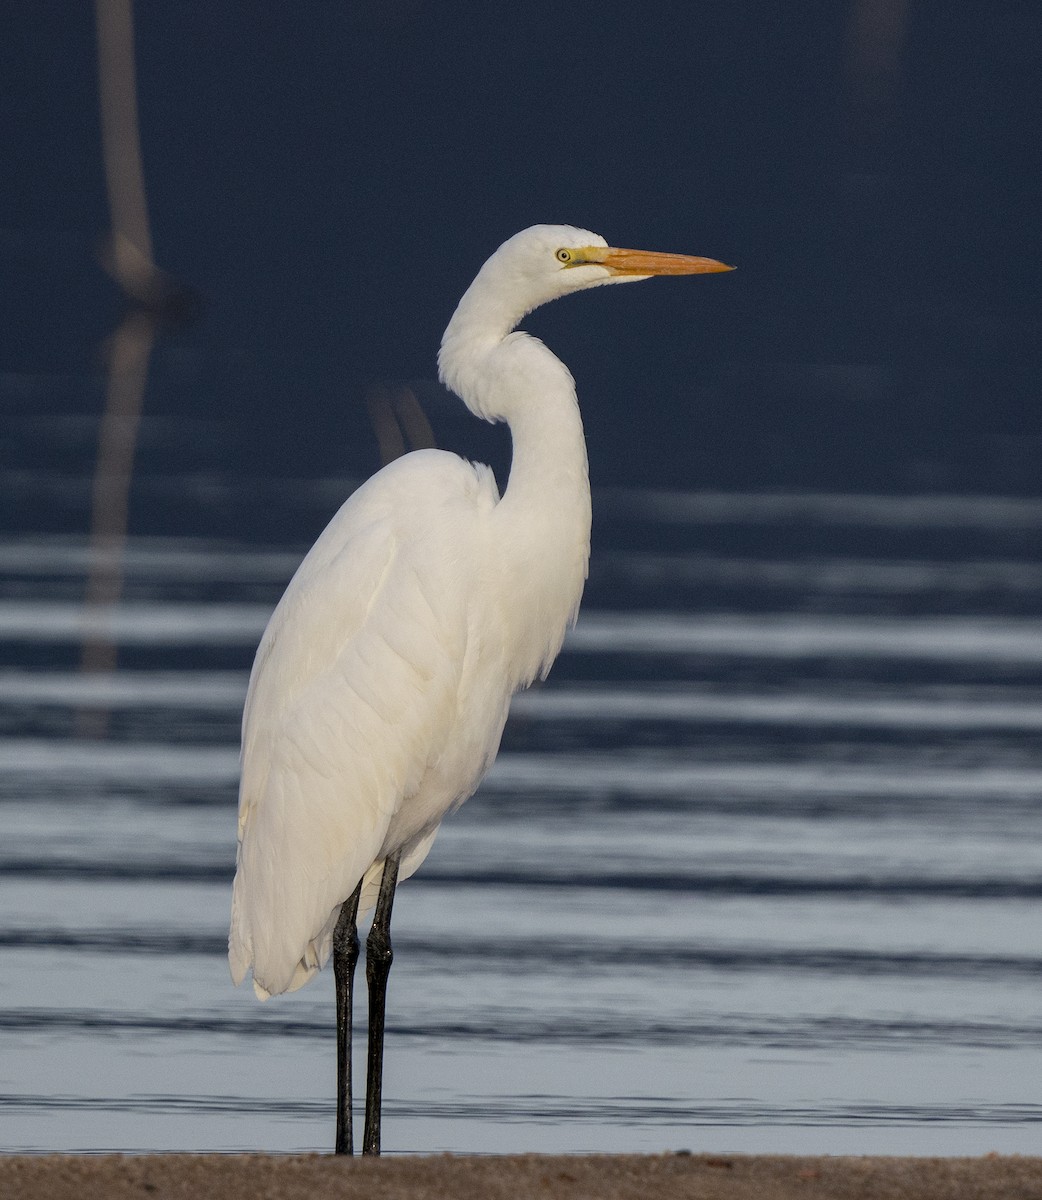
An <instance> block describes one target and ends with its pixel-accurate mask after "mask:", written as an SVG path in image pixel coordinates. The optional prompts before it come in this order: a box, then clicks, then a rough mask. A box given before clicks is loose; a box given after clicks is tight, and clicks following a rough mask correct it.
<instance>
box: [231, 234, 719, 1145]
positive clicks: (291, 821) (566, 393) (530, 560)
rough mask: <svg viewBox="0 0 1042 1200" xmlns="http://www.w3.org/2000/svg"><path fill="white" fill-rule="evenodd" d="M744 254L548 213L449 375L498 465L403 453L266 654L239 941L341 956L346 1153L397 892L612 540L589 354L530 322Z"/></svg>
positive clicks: (247, 728)
mask: <svg viewBox="0 0 1042 1200" xmlns="http://www.w3.org/2000/svg"><path fill="white" fill-rule="evenodd" d="M726 270H730V268H729V267H726V266H725V265H724V264H722V263H718V262H716V261H714V260H713V259H707V258H693V257H690V256H688V255H677V254H657V253H651V252H647V251H638V250H618V249H613V248H611V247H609V246H608V245H607V243H606V242H605V240H604V239H603V238H602V237H600V236H598V235H597V234H595V233H590V232H589V231H587V230H583V229H576V228H573V227H572V226H568V225H536V226H534V227H533V228H531V229H526V230H524V231H523V232H522V233H519V234H517V235H516V236H514V237H512V238H510V239H509V241H507V242H505V243H504V244H503V245H502V246H500V248H499V249H498V250H497V251H496V252H495V254H493V255H492V257H491V258H490V259H489V260H488V261H487V262H486V263H485V265H484V266H483V267H482V268H481V270H480V271H479V272H478V275H477V277H476V278H475V280H474V282H473V283H472V284H471V286H470V287H469V289H468V290H467V292H466V293H465V295H464V296H463V299H462V300H461V301H460V303H459V307H458V308H457V309H456V312H455V315H454V316H453V318H452V320H451V321H450V322H449V325H448V328H447V329H446V330H445V336H444V338H443V339H442V344H441V353H440V355H439V359H438V362H439V369H440V375H441V379H442V381H443V382H444V383H445V384H446V385H447V386H448V387H449V388H451V390H452V391H453V392H455V393H456V395H458V396H459V397H460V398H461V399H462V400H463V402H464V403H465V404H466V405H467V407H468V408H469V409H470V410H471V412H473V413H475V414H476V415H477V416H479V417H482V418H484V419H485V420H487V421H505V422H506V423H507V424H508V425H509V426H510V432H511V436H512V440H513V461H512V464H511V469H510V480H509V484H508V486H507V487H506V489H505V490H504V493H503V495H502V496H500V494H499V491H498V489H497V487H496V482H495V479H494V477H493V475H492V471H491V470H490V469H489V468H488V467H487V466H483V465H481V464H474V463H470V462H466V461H464V460H463V459H461V458H459V457H457V456H456V455H454V454H449V453H446V452H445V451H441V450H418V451H414V452H413V453H411V454H406V455H405V456H404V457H402V458H399V459H397V460H396V461H395V462H392V463H390V464H388V465H387V466H386V467H384V468H383V469H382V470H381V471H379V472H378V473H377V474H376V475H374V476H373V477H372V478H371V479H370V480H368V481H367V482H366V483H365V484H363V485H362V487H360V488H359V489H358V490H357V491H356V492H355V493H354V494H353V495H352V496H351V497H350V498H349V499H348V500H347V502H346V503H345V504H344V505H343V507H342V508H341V509H340V511H339V512H338V513H337V514H336V516H335V517H333V519H332V521H330V523H329V525H328V526H327V527H326V529H325V531H324V532H323V533H322V534H321V536H320V537H319V539H318V541H316V543H315V544H314V546H313V547H312V548H311V550H310V551H309V552H308V554H307V556H306V557H305V559H304V561H303V562H302V563H301V564H300V567H299V568H298V570H297V572H296V574H295V575H294V576H293V579H292V580H291V581H290V584H289V586H288V587H287V589H286V593H285V595H284V596H283V597H282V599H281V601H280V602H279V604H278V607H277V608H276V609H275V612H274V613H273V614H272V617H271V620H270V622H269V623H268V627H267V629H266V631H265V633H264V636H263V638H262V640H261V643H260V646H259V648H258V650H257V657H256V660H255V661H254V664H253V672H252V674H251V676H250V686H249V693H248V695H247V699H246V708H245V712H244V713H243V724H242V780H241V786H240V794H239V847H238V855H237V870H236V875H235V883H234V887H233V895H232V917H231V934H230V938H229V949H228V957H229V962H230V965H231V971H232V977H233V978H234V980H235V982H236V983H240V982H241V981H242V980H243V978H244V977H245V975H246V973H247V971H248V970H249V969H250V968H252V970H253V986H254V988H255V990H256V992H257V995H258V996H260V997H261V998H262V999H263V998H266V997H268V996H270V995H272V994H274V993H277V992H286V991H292V990H294V989H295V988H299V987H300V986H301V985H302V984H304V983H306V982H307V980H308V979H310V978H311V976H312V975H313V974H314V973H315V972H316V971H317V970H318V969H319V968H320V967H321V966H322V965H324V963H325V962H326V960H327V958H328V957H329V954H330V951H331V950H332V953H333V967H334V975H335V979H336V995H337V1054H338V1083H337V1135H336V1150H337V1152H338V1153H351V1151H352V1144H353V1143H352V1128H351V1126H352V1122H351V1005H352V987H353V974H354V965H355V962H356V960H357V957H358V950H359V946H358V935H357V931H356V921H357V918H358V917H359V916H360V915H361V914H362V913H364V912H366V911H367V910H368V909H370V908H372V907H373V906H374V905H375V907H376V915H375V917H374V919H373V925H372V930H371V932H370V934H369V938H368V940H367V942H366V975H367V978H368V984H369V1057H368V1072H367V1095H366V1118H365V1133H364V1139H363V1153H373V1154H378V1153H379V1149H380V1087H381V1072H382V1055H383V1021H384V1000H385V996H386V984H387V975H388V971H389V968H390V963H391V942H390V935H389V926H390V917H391V905H392V901H393V898H394V890H395V887H396V885H397V883H398V881H399V880H401V879H405V878H407V877H408V876H409V875H411V874H412V873H413V872H414V871H415V870H416V869H417V867H419V865H420V863H421V862H422V861H423V860H424V858H425V857H426V856H427V853H428V851H429V850H430V848H431V844H432V842H433V841H434V837H435V834H436V833H437V830H438V826H439V825H440V823H441V821H442V820H443V818H444V817H445V816H446V815H447V814H448V813H450V812H452V811H453V810H454V809H455V808H457V807H458V806H459V805H460V804H462V803H463V801H464V800H466V799H467V797H468V796H470V795H472V794H473V792H474V791H475V789H476V788H477V786H478V784H479V783H480V782H481V779H482V776H484V774H485V772H486V771H487V770H488V768H489V767H490V766H491V764H492V761H493V759H494V758H495V756H496V751H497V750H498V748H499V741H500V737H501V735H502V732H503V726H504V723H505V722H506V718H507V709H508V707H509V704H510V698H511V696H512V695H513V694H514V693H515V692H516V691H518V690H519V689H520V688H524V687H526V686H527V685H528V684H530V683H531V682H532V681H533V680H534V679H536V678H538V677H542V676H545V675H546V673H547V671H548V670H549V668H550V665H551V663H552V662H553V661H554V659H555V657H556V656H557V652H558V651H559V650H560V648H561V643H562V641H563V640H564V636H565V632H566V631H567V629H568V628H569V626H570V625H571V624H572V623H573V621H574V620H575V616H576V613H577V611H578V607H579V598H580V596H581V595H582V590H583V583H584V581H585V579H586V568H587V560H588V557H589V548H590V486H589V477H588V471H587V461H586V443H585V440H584V438H583V427H582V421H581V419H580V416H579V408H578V404H577V401H576V395H575V385H574V381H573V380H572V377H571V375H570V374H569V372H568V369H567V368H566V367H565V366H564V364H563V363H562V362H561V361H560V360H559V359H557V358H556V357H555V356H554V355H553V354H552V353H551V352H550V351H549V350H548V349H547V348H546V346H544V345H543V343H542V342H540V341H538V340H537V339H535V338H533V337H530V336H529V335H527V334H525V333H521V332H515V328H516V326H517V324H518V322H519V321H520V320H521V318H522V317H523V316H524V315H525V314H526V313H528V312H530V311H531V310H532V309H534V308H536V307H537V306H539V305H541V304H545V303H547V301H550V300H555V299H557V297H559V296H564V295H567V294H568V293H569V292H577V291H581V290H582V289H584V288H590V287H596V286H598V285H599V284H604V283H624V282H627V281H631V280H640V279H647V278H648V277H650V276H652V275H692V274H699V273H705V272H711V271H726Z"/></svg>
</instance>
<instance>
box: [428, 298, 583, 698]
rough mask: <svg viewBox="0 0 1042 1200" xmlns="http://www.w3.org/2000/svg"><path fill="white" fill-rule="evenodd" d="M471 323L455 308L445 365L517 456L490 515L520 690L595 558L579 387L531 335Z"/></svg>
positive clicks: (543, 659) (550, 652)
mask: <svg viewBox="0 0 1042 1200" xmlns="http://www.w3.org/2000/svg"><path fill="white" fill-rule="evenodd" d="M461 309H463V305H462V304H461ZM473 316H474V314H472V313H467V312H465V311H464V312H463V313H462V314H461V311H460V310H457V313H456V316H455V317H453V319H452V321H451V322H450V324H449V327H448V329H447V330H446V331H445V337H444V339H443V341H442V347H441V354H440V356H439V368H440V374H441V378H442V380H443V381H444V382H445V383H446V384H447V386H448V387H450V388H451V389H452V390H453V391H454V392H455V393H456V394H457V395H458V396H459V397H460V398H461V399H462V400H463V402H464V403H465V404H466V405H467V407H468V408H469V409H470V410H471V411H472V412H474V413H475V414H477V415H478V416H481V417H484V418H485V420H489V421H505V422H506V423H507V424H508V425H509V427H510V435H511V439H512V441H513V448H514V452H513V458H512V461H511V465H510V480H509V483H508V485H507V488H506V490H505V492H504V494H503V498H502V500H501V501H500V503H499V504H498V505H497V507H496V509H495V512H494V514H493V522H494V527H495V528H494V533H493V537H494V542H495V544H494V546H493V551H494V552H495V553H496V554H497V556H498V557H499V560H500V561H501V563H502V564H503V586H504V589H505V595H506V596H507V597H509V598H510V600H511V603H510V604H509V606H508V608H509V617H508V618H506V619H509V620H510V622H511V623H512V625H513V628H512V629H511V630H510V631H509V632H510V636H511V638H512V640H513V643H514V645H515V646H516V648H517V650H518V658H517V661H516V670H514V674H516V676H517V677H516V679H515V680H514V685H515V686H520V685H523V684H526V683H529V682H531V680H532V679H533V678H535V676H536V675H538V674H541V673H542V674H545V672H546V670H548V669H549V666H550V663H551V662H552V661H553V659H554V657H555V656H556V654H557V652H558V650H559V649H560V647H561V642H562V641H563V639H564V634H565V632H566V630H567V628H568V627H569V625H570V624H571V623H572V622H573V621H574V619H575V615H576V613H577V611H578V607H579V599H580V597H581V596H582V590H583V583H584V581H585V579H586V569H587V563H588V561H589V551H590V519H591V517H590V481H589V469H588V465H587V458H586V440H585V438H584V436H583V427H582V418H581V417H580V415H579V405H578V401H577V399H576V395H575V383H574V381H573V379H572V376H571V374H570V373H569V371H568V368H567V367H565V365H564V364H563V363H562V362H561V361H560V359H558V358H556V357H555V356H554V354H552V353H551V352H550V351H549V350H548V349H547V348H546V346H544V345H543V343H542V342H540V341H538V340H537V339H535V338H532V337H529V336H528V335H527V334H524V333H511V332H510V330H509V327H508V328H507V329H505V330H503V331H502V332H499V331H498V330H496V329H495V328H494V327H490V324H489V323H488V322H485V321H478V320H470V319H468V318H470V317H473ZM461 318H462V319H461ZM517 319H519V318H515V320H517ZM501 328H502V327H501Z"/></svg>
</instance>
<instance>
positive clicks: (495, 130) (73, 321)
mask: <svg viewBox="0 0 1042 1200" xmlns="http://www.w3.org/2000/svg"><path fill="white" fill-rule="evenodd" d="M135 19H136V26H137V70H138V82H139V98H140V120H141V136H142V149H143V155H144V162H145V172H146V182H147V187H148V199H149V208H150V216H151V222H152V233H153V238H154V242H155V257H156V261H157V262H158V264H159V265H160V266H161V267H162V268H164V269H165V270H166V271H168V272H170V273H171V274H172V275H173V276H174V277H176V278H177V279H178V280H179V281H181V283H183V284H184V285H186V286H187V287H189V288H191V289H193V291H194V293H195V294H197V296H198V298H199V302H200V309H199V313H198V315H197V317H196V319H194V320H189V321H187V322H185V323H184V324H182V325H181V326H180V327H179V328H174V329H171V330H170V331H168V332H167V333H166V334H165V335H164V336H163V338H162V340H161V342H160V345H159V347H158V350H157V353H156V355H155V356H154V358H153V363H152V369H151V375H150V383H149V390H148V393H147V397H146V401H145V412H146V424H145V427H144V436H143V438H142V445H141V450H140V455H139V463H140V464H142V465H143V469H155V470H160V469H169V470H179V471H184V472H189V473H191V472H192V471H205V470H210V471H216V472H221V473H225V474H234V473H237V472H238V473H243V474H247V475H250V476H260V477H271V476H277V477H285V478H291V477H297V476H306V475H323V474H327V475H328V474H335V473H337V472H367V471H369V470H371V469H373V468H375V466H376V465H378V464H377V457H376V447H375V442H374V440H373V438H372V434H371V431H370V430H369V428H368V425H367V420H366V416H365V411H364V406H363V404H362V397H363V395H364V392H365V388H366V386H367V384H368V383H370V382H371V381H372V380H373V379H376V378H390V379H407V380H412V381H414V382H415V383H416V385H417V388H418V391H419V394H420V395H421V397H422V399H423V401H424V404H425V406H426V407H427V408H428V410H429V412H430V413H431V417H432V420H433V422H434V424H435V428H436V431H437V433H438V437H439V441H440V442H441V443H442V444H444V445H447V446H449V447H450V448H453V449H459V450H462V451H463V452H465V453H471V454H483V453H489V454H493V455H495V454H497V453H498V454H499V455H500V456H502V453H503V450H504V445H503V442H502V439H499V438H497V437H496V436H495V435H494V433H493V432H492V431H486V430H483V429H481V428H478V427H477V424H476V423H475V422H473V421H472V420H471V419H470V418H469V417H468V416H467V415H466V414H465V413H463V412H462V408H461V406H458V405H455V404H453V403H450V402H449V401H447V400H446V399H443V398H442V397H440V396H439V389H438V386H437V384H436V383H435V382H434V380H435V366H434V362H435V356H436V352H437V347H438V342H439V338H440V334H441V330H442V329H443V327H444V325H445V323H446V321H447V319H448V317H449V316H450V315H451V312H452V310H453V307H454V305H455V303H456V300H457V299H458V297H459V295H460V293H461V292H462V291H463V289H464V288H465V287H466V285H467V284H468V282H469V280H470V279H471V277H472V276H473V274H474V272H475V270H476V269H477V267H478V266H479V265H480V263H481V262H482V261H483V260H484V259H485V258H486V257H487V255H488V254H489V253H490V252H491V251H492V250H493V249H494V248H495V247H496V246H497V245H498V244H499V242H501V241H502V240H503V239H504V238H505V237H507V236H509V235H510V234H511V233H513V232H515V231H516V230H517V229H519V228H522V227H524V226H527V225H529V224H533V223H535V222H540V221H552V222H558V221H559V222H568V223H574V224H578V225H583V226H586V227H588V228H591V229H594V230H596V231H597V232H599V233H602V234H604V235H605V236H606V237H607V238H608V240H609V241H610V242H612V243H614V244H616V245H623V246H639V247H643V248H648V249H659V250H676V251H682V252H689V253H695V254H704V255H709V256H712V257H716V258H721V259H724V260H725V261H727V262H730V263H734V264H737V266H738V267H739V270H737V271H736V272H734V273H733V274H731V275H727V276H709V277H704V278H698V279H688V280H667V281H656V282H652V283H648V284H646V285H644V286H643V287H639V288H637V287H635V288H608V289H603V290H601V291H595V292H593V293H590V294H588V295H584V296H581V297H577V298H572V299H569V300H567V301H566V302H564V303H561V304H555V305H552V306H550V307H549V308H548V309H544V310H541V311H540V312H538V313H536V314H533V316H531V317H530V318H529V319H528V322H527V325H526V327H527V328H529V329H531V330H532V331H533V332H536V333H538V334H539V335H540V336H542V337H544V338H545V339H546V340H547V341H548V342H549V344H550V345H551V346H552V347H553V349H554V350H555V351H556V352H557V353H558V354H559V355H560V356H561V357H562V358H563V359H564V360H565V361H566V362H567V363H568V365H569V366H570V367H571V368H572V370H573V372H574V374H575V375H576V378H577V381H578V384H579V390H580V399H581V401H582V404H583V411H584V417H585V421H586V425H587V430H588V435H589V441H590V451H591V468H592V475H593V480H594V483H595V485H605V484H631V485H639V486H665V487H677V488H685V489H698V488H741V489H758V490H762V489H772V488H797V489H817V490H821V489H825V490H884V491H897V492H920V491H953V492H956V491H957V492H967V491H969V492H973V491H980V492H993V493H994V492H997V493H1026V494H1037V493H1038V492H1039V491H1040V489H1042V469H1040V465H1039V464H1040V457H1042V417H1040V405H1039V397H1038V382H1037V381H1038V379H1039V375H1040V368H1042V336H1040V329H1039V325H1040V320H1039V318H1040V315H1042V314H1040V304H1039V284H1038V268H1039V257H1040V256H1039V253H1038V251H1039V240H1040V235H1039V211H1040V209H1039V201H1040V199H1042V197H1040V194H1039V193H1040V190H1042V189H1040V172H1039V160H1038V157H1037V156H1036V147H1035V142H1036V138H1037V131H1038V125H1039V117H1040V111H1039V109H1040V106H1039V103H1038V99H1039V92H1040V87H1042V85H1040V79H1042V75H1040V57H1039V47H1040V38H1039V33H1040V20H1042V6H1040V5H1039V4H1038V3H1037V2H1029V3H1022V4H1014V3H972V2H969V0H948V2H946V3H914V2H912V0H906V2H902V0H850V2H846V3H840V2H833V3H824V2H814V0H810V2H805V3H801V4H797V5H792V4H773V3H768V2H767V0H727V2H711V3H702V2H698V3H665V2H662V0H650V2H649V0H644V2H643V3H641V4H639V5H633V4H614V5H613V4H606V5H598V6H594V5H587V4H576V3H570V2H569V0H554V2H553V3H551V2H550V0H518V2H515V3H509V4H508V3H503V2H501V0H491V2H486V3H483V4H480V5H479V4H461V5H450V4H435V3H432V2H431V0H397V2H396V0H382V2H376V0H373V2H370V0H354V2H348V0H341V2H336V3H334V2H332V0H327V2H316V0H312V2H308V3H303V4H294V5H291V4H279V5H275V4H268V3H249V4H247V3H243V2H242V0H236V2H217V0H195V2H191V0H181V2H179V3H177V4H163V3H143V4H142V3H139V4H138V6H137V7H136V10H135ZM93 20H94V14H93V6H92V5H90V4H87V3H82V4H81V3H68V0H35V2H34V3H32V4H25V3H23V4H16V5H14V6H12V9H11V10H8V12H7V13H6V14H5V21H4V23H5V26H6V27H7V28H6V31H5V34H4V37H3V44H4V45H3V50H2V51H0V54H2V61H0V68H2V77H3V79H4V81H5V83H4V89H5V92H6V95H7V98H6V101H5V103H4V104H3V106H2V108H0V130H2V136H3V145H4V147H5V150H4V158H5V161H6V169H5V171H4V177H5V178H4V184H3V188H2V191H3V208H2V213H0V266H2V270H3V277H4V284H3V288H2V304H3V310H2V313H0V319H2V321H3V327H4V329H5V330H6V332H7V336H6V337H5V338H4V339H3V346H2V349H0V356H2V358H0V372H2V374H0V389H2V394H0V400H3V402H4V410H5V412H6V417H5V426H6V434H5V436H4V438H3V451H4V458H5V460H6V462H7V466H8V468H12V467H13V468H18V467H19V465H20V464H24V462H26V461H29V460H32V461H36V460H39V461H43V458H46V459H47V461H48V463H49V464H50V465H51V466H52V467H54V468H55V469H58V470H61V471H66V472H68V473H69V475H70V476H73V475H78V474H89V472H90V470H91V467H92V458H91V455H92V449H91V447H92V441H91V438H90V437H89V436H86V434H89V431H90V427H91V421H92V420H93V419H94V418H95V417H96V415H97V413H98V412H99V411H100V406H101V403H102V394H103V366H104V354H103V346H104V342H105V339H106V337H107V336H108V335H109V333H110V332H111V330H112V329H113V328H114V326H115V325H116V324H117V323H118V321H119V319H120V316H121V312H122V306H123V301H122V299H121V296H120V294H119V291H118V289H117V288H116V286H115V285H114V284H113V282H112V281H111V280H110V279H109V278H108V276H107V275H106V274H105V273H104V272H103V271H102V270H101V268H100V267H99V266H98V263H97V246H98V243H99V239H100V238H101V237H102V235H103V234H104V232H105V230H106V229H107V227H108V224H109V218H108V211H107V203H106V198H105V188H104V179H103V174H102V165H101V154H100V144H99V124H98V105H97V84H96V61H95V42H94V36H95V35H94V25H93ZM48 414H50V415H52V416H54V417H55V419H57V417H59V416H61V417H63V419H65V420H66V421H68V420H69V419H71V417H73V416H76V417H77V418H78V420H79V421H80V426H78V428H80V429H81V430H85V431H86V433H85V435H84V436H83V437H81V438H79V439H76V438H70V437H68V436H65V437H64V438H56V437H54V436H50V435H48V433H47V430H48V429H49V428H52V426H49V425H48V424H47V422H46V421H44V420H43V418H44V417H45V416H47V415H48ZM150 423H151V424H150ZM53 427H55V428H56V427H57V426H53ZM62 428H66V426H62ZM150 430H151V434H150V432H149V431H150ZM156 430H160V431H163V432H162V436H160V435H159V434H157V433H156ZM147 523H148V513H147V510H146V509H142V508H141V507H140V506H138V507H137V508H133V509H132V514H131V529H132V531H133V530H134V529H135V528H143V527H146V526H147Z"/></svg>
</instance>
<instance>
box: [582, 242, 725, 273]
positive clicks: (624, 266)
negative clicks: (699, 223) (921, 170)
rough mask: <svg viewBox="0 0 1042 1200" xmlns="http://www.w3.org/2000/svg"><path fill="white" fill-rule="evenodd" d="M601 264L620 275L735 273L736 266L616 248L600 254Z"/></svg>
mask: <svg viewBox="0 0 1042 1200" xmlns="http://www.w3.org/2000/svg"><path fill="white" fill-rule="evenodd" d="M601 255H603V257H601ZM597 261H598V262H599V263H600V265H601V266H603V267H607V268H608V269H609V270H611V271H614V272H615V273H616V274H617V275H708V274H710V273H712V272H715V271H733V270H734V267H729V266H728V265H727V264H726V263H722V262H717V261H716V259H715V258H695V257H694V256H693V255H691V254H659V253H658V252H656V251H654V250H617V249H615V248H614V247H609V248H608V249H607V250H602V251H600V252H599V253H598V255H597Z"/></svg>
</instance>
